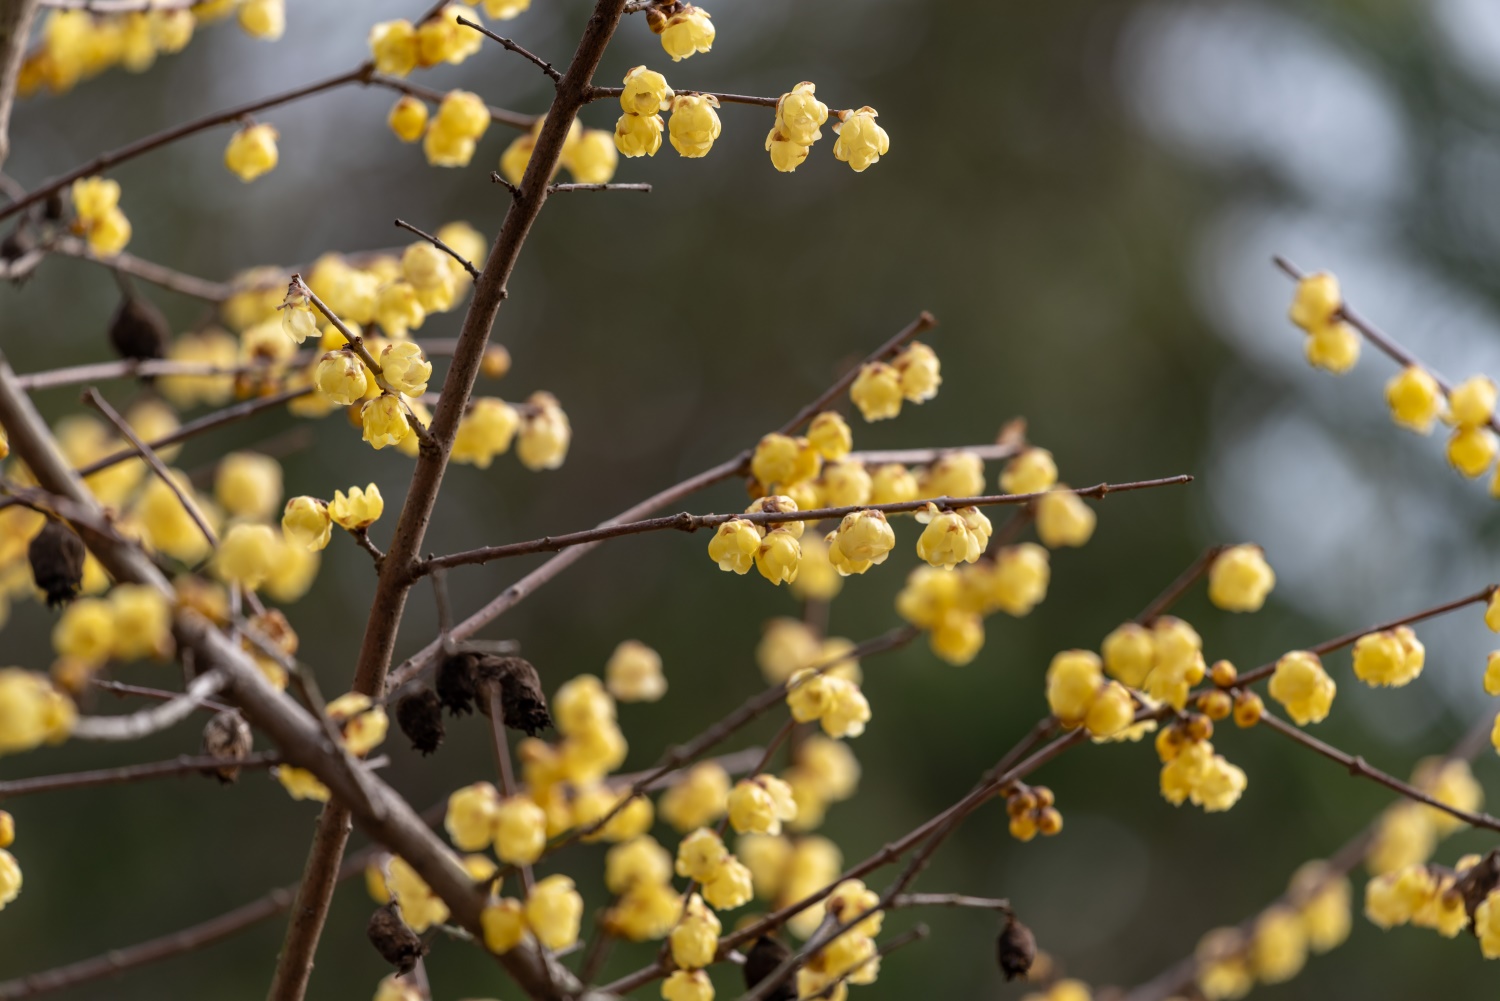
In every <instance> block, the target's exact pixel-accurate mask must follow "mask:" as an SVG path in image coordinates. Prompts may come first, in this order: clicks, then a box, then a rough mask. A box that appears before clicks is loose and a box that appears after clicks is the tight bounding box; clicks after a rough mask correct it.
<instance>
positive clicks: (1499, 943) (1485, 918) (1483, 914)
mask: <svg viewBox="0 0 1500 1001" xmlns="http://www.w3.org/2000/svg"><path fill="white" fill-rule="evenodd" d="M1474 934H1475V935H1477V936H1479V951H1480V953H1481V954H1482V955H1483V956H1484V958H1485V959H1500V890H1491V891H1490V892H1489V895H1488V896H1486V897H1485V898H1484V900H1483V901H1482V902H1481V903H1480V905H1479V906H1478V907H1477V908H1476V909H1475V910H1474Z"/></svg>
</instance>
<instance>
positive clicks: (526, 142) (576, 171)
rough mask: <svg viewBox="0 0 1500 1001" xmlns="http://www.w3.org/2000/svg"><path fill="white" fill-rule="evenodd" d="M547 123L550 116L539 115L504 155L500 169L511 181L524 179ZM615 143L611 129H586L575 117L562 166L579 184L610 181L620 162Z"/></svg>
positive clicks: (560, 161)
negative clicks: (607, 130)
mask: <svg viewBox="0 0 1500 1001" xmlns="http://www.w3.org/2000/svg"><path fill="white" fill-rule="evenodd" d="M544 124H546V118H545V117H542V118H538V119H537V120H536V122H535V123H534V124H533V125H532V126H531V129H530V130H529V131H527V132H525V133H523V134H522V135H521V136H520V137H519V138H517V139H515V140H513V141H512V142H511V144H510V145H509V146H507V147H506V148H505V152H504V153H502V154H501V155H500V173H501V175H503V176H504V177H505V179H506V180H507V181H509V182H510V183H511V184H520V183H521V178H522V176H524V175H525V173H526V167H527V166H528V165H529V164H530V163H531V154H532V151H533V150H535V149H536V141H537V137H538V136H540V135H541V132H542V126H543V125H544ZM615 143H616V140H615V139H614V138H613V137H612V136H611V135H610V133H608V132H605V131H603V130H602V129H586V128H584V127H583V125H582V124H580V123H579V121H578V119H576V118H575V119H573V121H572V123H571V124H570V125H569V126H568V134H567V136H566V137H564V139H563V146H562V152H561V156H560V157H559V159H558V166H560V167H564V168H566V169H567V171H568V173H570V174H572V175H573V180H574V181H576V182H578V183H579V184H607V183H609V181H610V179H611V178H613V177H614V176H615V167H616V166H617V165H618V164H619V154H618V152H616V150H615Z"/></svg>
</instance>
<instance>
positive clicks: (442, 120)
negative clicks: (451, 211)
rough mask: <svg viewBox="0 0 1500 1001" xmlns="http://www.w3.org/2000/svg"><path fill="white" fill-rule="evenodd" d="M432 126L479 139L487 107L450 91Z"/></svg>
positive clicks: (465, 94)
mask: <svg viewBox="0 0 1500 1001" xmlns="http://www.w3.org/2000/svg"><path fill="white" fill-rule="evenodd" d="M460 30H462V31H463V33H464V35H466V36H468V37H471V38H474V39H475V40H481V38H480V35H479V33H478V32H477V31H471V30H470V29H468V28H463V27H462V26H460ZM433 126H434V128H440V129H443V130H444V131H446V132H449V133H451V134H453V135H455V136H460V137H462V138H464V139H479V138H480V137H481V136H483V135H484V134H485V132H486V131H488V129H489V127H490V109H489V105H487V104H485V103H484V100H483V99H482V98H481V97H480V96H479V95H478V94H475V93H473V92H472V91H467V90H450V91H448V93H446V94H444V95H443V99H442V101H440V102H439V103H438V112H437V120H436V121H435V122H434V123H433ZM434 249H435V248H434ZM439 253H441V251H439Z"/></svg>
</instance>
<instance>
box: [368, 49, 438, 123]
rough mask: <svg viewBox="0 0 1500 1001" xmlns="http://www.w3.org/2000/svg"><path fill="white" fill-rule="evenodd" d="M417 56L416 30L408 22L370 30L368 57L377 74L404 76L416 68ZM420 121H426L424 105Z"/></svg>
mask: <svg viewBox="0 0 1500 1001" xmlns="http://www.w3.org/2000/svg"><path fill="white" fill-rule="evenodd" d="M417 55H418V51H417V29H416V28H414V27H412V23H411V22H410V21H407V20H405V19H401V20H397V21H381V22H380V23H379V24H377V25H375V26H374V27H372V28H371V29H370V57H371V58H372V59H373V60H374V61H375V69H376V70H377V71H378V72H381V73H388V74H390V75H391V76H406V74H408V73H410V72H411V71H412V70H413V69H415V68H416V65H417ZM422 119H423V121H424V122H425V121H426V119H427V114H426V111H425V105H424V111H423V113H422ZM392 127H393V128H394V126H392ZM397 134H398V135H399V134H400V133H399V132H398V133H397ZM407 141H408V142H409V141H410V140H407Z"/></svg>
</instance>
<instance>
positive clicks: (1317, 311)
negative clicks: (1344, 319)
mask: <svg viewBox="0 0 1500 1001" xmlns="http://www.w3.org/2000/svg"><path fill="white" fill-rule="evenodd" d="M1343 306H1344V301H1343V297H1342V296H1341V295H1340V293H1339V280H1338V279H1337V278H1335V277H1334V276H1333V275H1331V274H1329V273H1328V272H1326V271H1319V272H1317V273H1315V274H1310V275H1307V276H1306V277H1305V278H1303V279H1302V280H1300V281H1299V282H1297V289H1296V292H1295V293H1294V294H1293V297H1292V307H1291V310H1290V311H1289V313H1288V316H1290V318H1291V321H1292V322H1293V323H1295V324H1296V325H1297V326H1299V327H1301V328H1302V329H1303V330H1305V331H1307V332H1308V333H1309V334H1310V333H1312V332H1314V331H1315V330H1318V329H1319V328H1322V327H1326V326H1327V325H1328V324H1330V323H1332V322H1333V321H1334V318H1335V317H1336V315H1337V314H1338V312H1339V310H1341V309H1342V308H1343Z"/></svg>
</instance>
